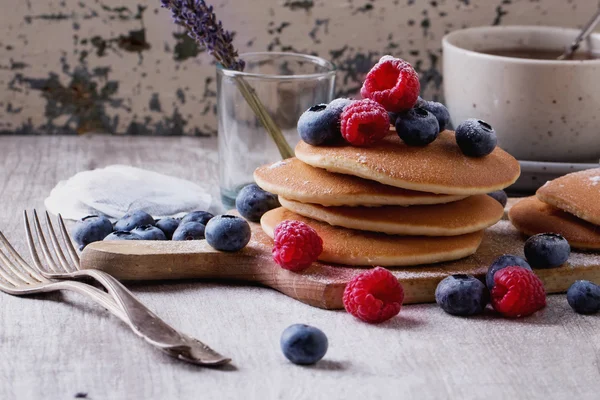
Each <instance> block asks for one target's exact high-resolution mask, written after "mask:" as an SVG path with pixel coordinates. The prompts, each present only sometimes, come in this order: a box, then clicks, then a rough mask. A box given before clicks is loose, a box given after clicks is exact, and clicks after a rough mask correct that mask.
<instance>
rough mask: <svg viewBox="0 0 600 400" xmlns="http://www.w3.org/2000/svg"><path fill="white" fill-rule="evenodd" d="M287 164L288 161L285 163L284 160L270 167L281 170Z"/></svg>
mask: <svg viewBox="0 0 600 400" xmlns="http://www.w3.org/2000/svg"><path fill="white" fill-rule="evenodd" d="M286 164H287V162H286V161H283V160H282V161H277V162H276V163H275V164H271V165H269V169H274V168H279V167H282V166H284V165H286Z"/></svg>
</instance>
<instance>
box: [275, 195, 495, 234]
mask: <svg viewBox="0 0 600 400" xmlns="http://www.w3.org/2000/svg"><path fill="white" fill-rule="evenodd" d="M279 202H280V203H281V206H282V207H284V208H287V209H288V210H290V211H293V212H295V213H297V214H300V215H302V216H305V217H308V218H312V219H316V220H318V221H323V222H327V223H328V224H330V225H334V226H341V227H344V228H350V229H359V230H364V231H372V232H383V233H387V234H391V235H411V236H412V235H424V236H457V235H464V234H465V233H472V232H477V231H480V230H482V229H485V228H487V227H490V226H492V225H494V224H495V223H496V222H498V221H499V220H500V219H501V218H502V216H503V215H504V208H503V207H502V206H501V205H500V203H498V202H497V201H496V200H494V199H493V198H491V197H490V196H488V195H485V194H480V195H477V196H471V197H467V198H466V199H464V200H460V201H455V202H452V203H448V204H439V205H434V206H411V207H398V206H384V207H323V206H320V205H317V204H307V203H299V202H296V201H293V200H288V199H285V198H283V197H281V196H279Z"/></svg>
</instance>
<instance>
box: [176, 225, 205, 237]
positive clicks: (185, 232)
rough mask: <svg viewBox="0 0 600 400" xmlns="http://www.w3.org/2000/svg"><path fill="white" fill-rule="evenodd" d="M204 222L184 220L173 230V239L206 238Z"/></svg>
mask: <svg viewBox="0 0 600 400" xmlns="http://www.w3.org/2000/svg"><path fill="white" fill-rule="evenodd" d="M205 229H206V227H205V226H204V224H201V223H200V222H196V221H190V222H182V223H181V224H179V227H178V228H177V229H176V230H175V232H173V240H200V239H204V231H205Z"/></svg>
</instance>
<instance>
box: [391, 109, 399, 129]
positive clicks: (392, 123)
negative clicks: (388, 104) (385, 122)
mask: <svg viewBox="0 0 600 400" xmlns="http://www.w3.org/2000/svg"><path fill="white" fill-rule="evenodd" d="M399 115H400V113H397V112H392V111H388V117H389V119H390V124H391V125H394V126H395V125H396V120H397V119H398V116H399Z"/></svg>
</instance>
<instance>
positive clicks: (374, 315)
mask: <svg viewBox="0 0 600 400" xmlns="http://www.w3.org/2000/svg"><path fill="white" fill-rule="evenodd" d="M343 301H344V308H346V311H348V312H349V313H350V314H352V315H353V316H355V317H356V318H358V319H360V320H361V321H364V322H368V323H372V324H376V323H379V322H383V321H387V320H388V319H390V318H392V317H393V316H395V315H397V314H398V313H399V312H400V308H401V307H402V302H403V301H404V289H403V288H402V285H400V282H398V279H396V277H395V276H394V275H393V274H392V273H391V272H390V271H388V270H387V269H385V268H382V267H375V268H374V269H372V270H369V271H366V272H363V273H361V274H359V275H357V276H355V277H354V278H352V280H351V281H350V282H348V284H347V285H346V289H345V290H344V297H343Z"/></svg>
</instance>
